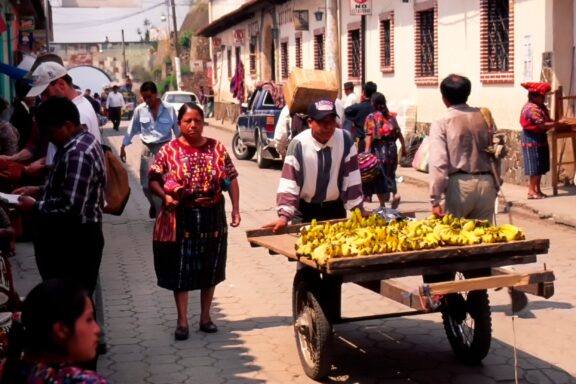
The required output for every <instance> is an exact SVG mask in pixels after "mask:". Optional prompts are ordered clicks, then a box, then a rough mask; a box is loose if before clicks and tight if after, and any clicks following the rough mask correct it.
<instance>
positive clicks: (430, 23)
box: [417, 9, 435, 77]
mask: <svg viewBox="0 0 576 384" xmlns="http://www.w3.org/2000/svg"><path fill="white" fill-rule="evenodd" d="M418 22H419V26H418V27H419V32H420V44H419V52H418V58H419V59H420V60H419V66H418V68H417V69H418V75H419V76H420V77H431V76H434V75H435V44H434V10H433V9H428V10H425V11H421V12H418Z"/></svg>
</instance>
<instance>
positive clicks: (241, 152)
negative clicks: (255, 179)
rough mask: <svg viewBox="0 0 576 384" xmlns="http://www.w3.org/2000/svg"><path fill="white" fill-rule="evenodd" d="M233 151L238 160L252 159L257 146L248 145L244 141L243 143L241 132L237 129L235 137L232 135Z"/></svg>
mask: <svg viewBox="0 0 576 384" xmlns="http://www.w3.org/2000/svg"><path fill="white" fill-rule="evenodd" d="M239 147H240V148H239ZM232 153H234V157H236V158H237V159H238V160H250V159H251V158H252V157H254V153H256V148H252V147H247V146H246V145H244V143H242V139H240V134H239V133H238V131H236V132H234V137H232Z"/></svg>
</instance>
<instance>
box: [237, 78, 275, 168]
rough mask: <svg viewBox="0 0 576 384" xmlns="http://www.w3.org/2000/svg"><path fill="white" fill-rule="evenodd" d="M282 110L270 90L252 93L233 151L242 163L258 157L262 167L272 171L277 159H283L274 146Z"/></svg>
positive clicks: (259, 165) (258, 90)
mask: <svg viewBox="0 0 576 384" xmlns="http://www.w3.org/2000/svg"><path fill="white" fill-rule="evenodd" d="M281 109H282V108H279V107H278V105H277V103H275V101H274V98H273V96H272V93H271V92H270V90H269V89H267V88H266V87H259V88H257V89H256V90H255V91H254V93H252V96H251V97H250V99H249V101H248V106H247V107H246V108H245V109H244V108H243V109H242V113H241V114H240V116H239V117H238V121H237V123H236V132H235V133H234V137H233V138H232V152H233V153H234V156H235V157H236V158H237V159H238V160H250V159H252V157H253V156H254V154H256V164H257V165H258V168H268V167H270V166H271V165H272V162H273V161H274V160H281V159H282V157H281V156H280V154H279V153H278V151H277V150H276V148H275V145H274V144H275V143H274V128H275V127H276V122H277V121H278V116H279V115H280V111H281Z"/></svg>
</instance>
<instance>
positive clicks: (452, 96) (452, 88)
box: [440, 73, 472, 105]
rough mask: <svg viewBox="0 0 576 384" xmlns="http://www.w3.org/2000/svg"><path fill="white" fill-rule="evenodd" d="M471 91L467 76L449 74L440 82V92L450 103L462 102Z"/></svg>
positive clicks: (466, 99)
mask: <svg viewBox="0 0 576 384" xmlns="http://www.w3.org/2000/svg"><path fill="white" fill-rule="evenodd" d="M471 91H472V84H471V83H470V80H469V79H468V78H467V77H464V76H460V75H455V74H453V73H452V74H450V75H448V76H447V77H446V78H445V79H444V80H442V83H440V93H442V96H443V97H444V98H445V99H446V100H447V101H448V102H449V103H450V105H457V104H464V103H465V102H466V101H468V96H470V92H471Z"/></svg>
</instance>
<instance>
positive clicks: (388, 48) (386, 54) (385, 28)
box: [380, 19, 392, 68]
mask: <svg viewBox="0 0 576 384" xmlns="http://www.w3.org/2000/svg"><path fill="white" fill-rule="evenodd" d="M391 24H392V22H391V20H390V19H388V20H381V21H380V66H381V67H382V68H387V67H391V66H392V37H391V35H390V33H391Z"/></svg>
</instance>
